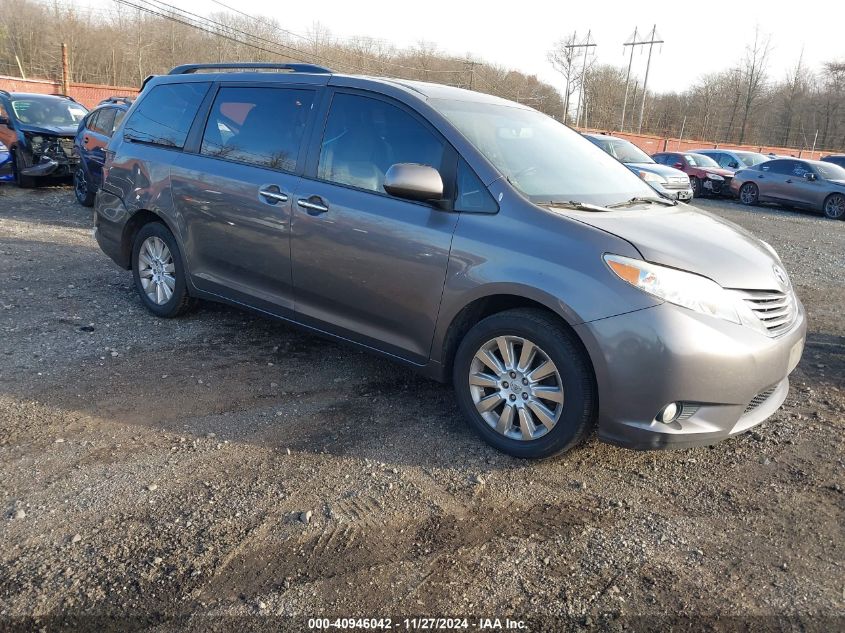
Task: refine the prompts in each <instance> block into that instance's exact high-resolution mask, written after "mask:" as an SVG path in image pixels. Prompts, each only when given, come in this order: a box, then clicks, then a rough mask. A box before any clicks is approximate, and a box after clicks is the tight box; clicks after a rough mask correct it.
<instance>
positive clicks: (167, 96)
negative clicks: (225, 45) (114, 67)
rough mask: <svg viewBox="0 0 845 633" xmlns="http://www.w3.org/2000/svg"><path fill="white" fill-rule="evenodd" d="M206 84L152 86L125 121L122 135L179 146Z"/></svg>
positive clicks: (169, 145)
mask: <svg viewBox="0 0 845 633" xmlns="http://www.w3.org/2000/svg"><path fill="white" fill-rule="evenodd" d="M209 85H210V84H209V83H205V82H202V83H184V84H161V85H159V86H156V87H154V88H153V89H152V90H150V92H149V94H147V96H146V97H144V99H143V100H142V101H141V102H140V103H139V104H138V105H137V107H136V108H135V111H134V112H133V113H132V116H130V117H129V120H128V121H126V124H125V125H124V126H123V137H124V138H125V139H128V140H130V141H139V142H142V143H151V144H153V145H163V146H165V147H175V148H178V149H182V148H183V147H184V146H185V139H187V138H188V131H189V130H190V129H191V124H192V123H193V121H194V117H195V116H196V114H197V108H199V105H200V103H201V102H202V99H203V97H204V96H205V93H206V92H207V91H208V87H209Z"/></svg>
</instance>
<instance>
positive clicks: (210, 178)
mask: <svg viewBox="0 0 845 633" xmlns="http://www.w3.org/2000/svg"><path fill="white" fill-rule="evenodd" d="M235 71H238V72H235ZM95 226H96V229H95V235H96V239H97V241H98V243H99V244H100V247H101V248H102V249H103V251H105V252H106V253H107V254H108V255H109V256H110V257H111V258H112V259H113V260H114V261H115V262H117V263H118V264H119V265H120V266H122V267H124V268H126V269H131V270H132V273H133V276H134V280H135V286H136V288H137V290H138V294H139V295H140V298H141V301H142V302H143V303H144V305H145V306H146V307H147V308H148V309H149V310H150V311H151V312H153V313H154V314H156V315H158V316H161V317H175V316H178V315H180V314H182V313H184V312H185V311H186V310H187V309H189V308H190V307H191V306H192V305H193V304H194V302H195V300H197V299H206V300H213V301H222V302H226V303H229V304H233V305H236V306H242V307H246V308H250V309H252V310H257V311H259V312H261V313H264V314H267V315H269V316H272V317H275V318H278V319H282V320H284V321H288V322H291V323H295V324H297V325H300V326H302V327H304V328H307V329H309V330H312V331H317V332H320V333H322V334H325V335H328V336H332V337H335V338H338V339H342V340H346V341H350V342H352V343H355V344H358V345H360V346H363V347H365V348H367V349H370V350H372V351H374V352H377V353H380V354H382V355H384V356H387V357H389V358H391V359H393V360H396V361H399V362H401V363H404V364H406V365H408V366H411V367H414V368H416V369H417V370H419V371H420V372H422V373H423V374H425V375H427V376H430V377H432V378H434V379H437V380H441V381H444V382H445V381H447V380H451V381H452V382H453V384H454V387H455V390H456V394H457V401H458V404H459V406H460V408H461V410H462V411H463V413H464V414H465V416H466V418H467V419H468V421H469V422H470V424H471V425H472V426H473V427H474V428H475V429H476V431H477V432H478V433H479V434H480V435H481V436H482V437H483V438H484V439H485V440H486V441H487V442H489V443H490V444H492V445H493V446H495V447H496V448H498V449H500V450H502V451H505V452H507V453H510V454H511V455H515V456H519V457H545V456H549V455H552V454H555V453H559V452H561V451H564V450H566V449H568V448H570V447H571V446H573V445H575V444H576V443H577V442H578V441H579V440H581V439H582V438H583V437H585V436H586V434H587V433H588V432H589V431H590V430H591V429H592V428H594V427H596V428H597V430H598V435H599V437H600V438H601V439H603V440H605V441H609V442H613V443H616V444H620V445H623V446H628V447H633V448H662V447H678V446H692V445H697V444H705V443H712V442H714V441H716V440H719V439H722V438H725V437H728V436H730V435H733V434H736V433H739V432H742V431H744V430H746V429H748V428H750V427H752V426H754V425H755V424H758V423H760V422H762V421H763V420H764V419H765V418H767V417H768V416H770V415H771V414H772V413H773V412H774V411H775V410H776V409H777V408H778V407H779V406H780V404H781V403H782V402H783V400H784V399H785V397H786V393H787V389H788V384H789V383H788V379H787V376H788V375H789V373H790V372H791V371H792V370H793V369H794V367H795V365H796V364H797V363H798V361H799V359H800V357H801V353H802V349H803V344H804V337H805V332H806V322H805V316H804V309H803V307H802V305H801V303H800V301H799V300H798V298H797V297H796V296H795V293H794V291H793V288H792V286H791V284H790V281H789V278H788V277H787V275H786V272H785V271H784V269H783V267H782V264H781V262H780V260H779V258H778V256H777V254H776V253H775V252H774V250H773V249H772V248H771V247H770V246H769V245H767V244H766V243H764V242H761V241H760V240H758V239H756V238H755V237H754V236H752V235H750V234H749V233H747V232H745V231H743V230H742V229H740V228H738V227H736V226H734V225H733V224H730V223H728V222H725V221H722V220H720V219H718V218H716V217H714V216H712V215H710V214H708V213H704V212H701V211H697V210H695V209H693V208H691V207H689V206H687V205H677V203H675V202H673V201H668V200H666V199H664V198H662V197H660V196H657V195H656V194H655V192H654V191H653V190H652V189H651V188H650V187H649V186H648V185H647V184H646V183H644V182H643V181H642V180H640V179H639V178H637V176H635V175H634V174H633V173H631V171H630V170H628V169H627V168H626V167H625V166H624V165H622V164H621V163H619V162H618V161H617V160H615V159H614V158H612V157H611V156H609V155H607V154H606V153H604V152H603V151H602V150H601V149H599V148H598V147H596V146H595V145H593V144H592V143H590V142H589V141H588V140H586V139H584V138H583V137H581V136H580V135H579V134H578V133H576V132H574V131H573V130H571V129H569V128H567V127H566V126H564V125H562V124H560V123H558V122H556V121H554V120H553V119H551V118H549V117H547V116H545V115H543V114H541V113H539V112H537V111H535V110H533V109H531V108H528V107H525V106H522V105H519V104H516V103H512V102H509V101H506V100H503V99H499V98H496V97H492V96H489V95H484V94H480V93H477V92H471V91H468V90H461V89H457V88H451V87H446V86H441V85H435V84H427V83H420V82H413V81H405V80H398V79H383V78H368V77H357V76H349V75H340V74H333V73H331V72H330V71H328V70H326V69H324V68H320V67H316V66H311V65H305V64H289V65H278V64H206V65H199V64H197V65H187V66H181V67H178V68H175V69H173V70H172V71H171V72H170V74H168V75H166V76H159V77H153V78H150V79H149V80H148V81H147V82H146V83H145V86H144V89H143V91H142V93H141V95H140V96H139V98H138V99H137V101H136V102H135V103H134V104H133V106H132V108H131V109H130V110H129V112H128V113H127V115H126V116H125V118H124V120H123V123H122V125H121V127H120V128H119V129H118V130H117V131H116V132H115V135H114V137H113V138H112V140H111V142H110V143H109V146H108V149H107V154H106V163H105V169H104V178H103V185H102V188H101V190H100V191H99V192H98V194H97V199H96V203H95Z"/></svg>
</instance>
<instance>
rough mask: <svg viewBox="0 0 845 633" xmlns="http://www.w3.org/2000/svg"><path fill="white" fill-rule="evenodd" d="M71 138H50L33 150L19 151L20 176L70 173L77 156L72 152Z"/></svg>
mask: <svg viewBox="0 0 845 633" xmlns="http://www.w3.org/2000/svg"><path fill="white" fill-rule="evenodd" d="M72 144H73V139H70V138H64V137H61V138H58V137H56V138H50V139H48V140H46V141H44V142H43V144H42V145H41V146H40V147H39V148H37V149H36V150H35V151H34V152H29V151H24V152H22V153H21V156H22V158H23V162H24V165H22V166H21V168H20V173H21V175H22V176H30V177H39V178H40V177H44V176H68V175H70V174H72V173H73V172H74V171H75V169H76V167H77V165H79V157H78V156H77V155H76V154H74V152H73V147H72Z"/></svg>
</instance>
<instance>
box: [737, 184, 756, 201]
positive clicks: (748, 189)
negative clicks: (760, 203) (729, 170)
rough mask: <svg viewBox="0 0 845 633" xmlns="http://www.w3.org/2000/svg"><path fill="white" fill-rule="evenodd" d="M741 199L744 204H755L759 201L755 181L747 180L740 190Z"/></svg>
mask: <svg viewBox="0 0 845 633" xmlns="http://www.w3.org/2000/svg"><path fill="white" fill-rule="evenodd" d="M739 200H740V202H742V204H754V203H755V202H757V191H756V189H755V185H754V184H753V183H750V182H747V183H745V184H744V185H742V188H741V189H740V190H739Z"/></svg>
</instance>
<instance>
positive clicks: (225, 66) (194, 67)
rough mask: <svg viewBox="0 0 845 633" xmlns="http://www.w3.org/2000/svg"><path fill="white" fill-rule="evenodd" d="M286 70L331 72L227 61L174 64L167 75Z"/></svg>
mask: <svg viewBox="0 0 845 633" xmlns="http://www.w3.org/2000/svg"><path fill="white" fill-rule="evenodd" d="M240 69H243V70H287V71H289V72H294V73H315V74H319V75H326V74H329V75H330V74H331V73H332V71H331V70H329V69H328V68H325V67H323V66H317V65H315V64H272V63H265V62H229V63H225V62H224V63H222V64H182V65H181V66H176V68H174V69H173V70H171V71H170V72H169V73H167V74H168V75H188V74H191V73H195V72H196V71H198V70H240Z"/></svg>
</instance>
